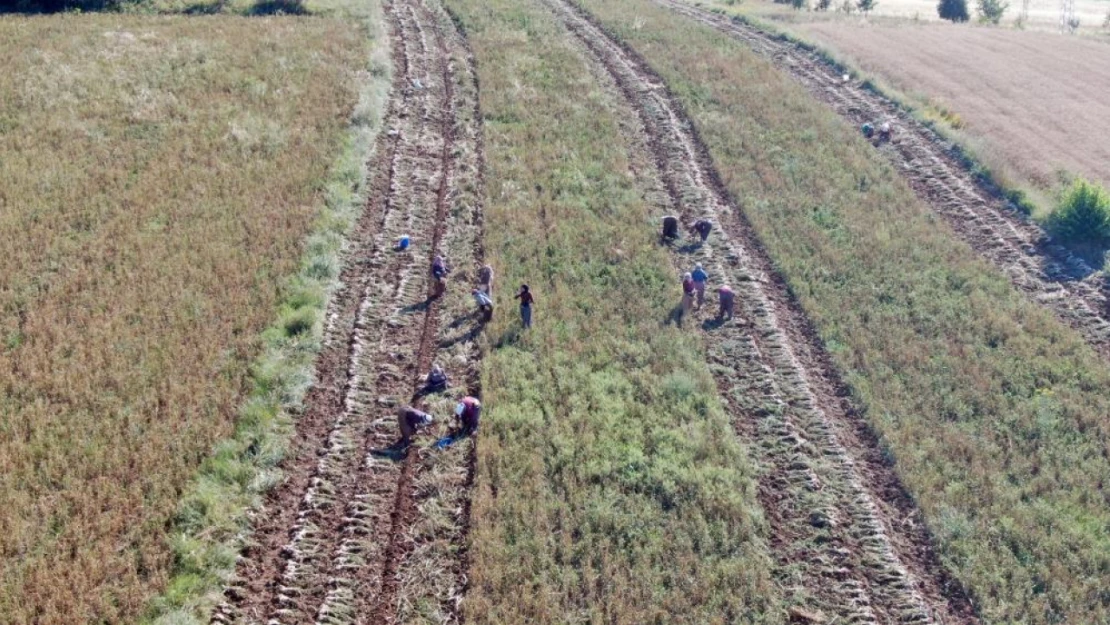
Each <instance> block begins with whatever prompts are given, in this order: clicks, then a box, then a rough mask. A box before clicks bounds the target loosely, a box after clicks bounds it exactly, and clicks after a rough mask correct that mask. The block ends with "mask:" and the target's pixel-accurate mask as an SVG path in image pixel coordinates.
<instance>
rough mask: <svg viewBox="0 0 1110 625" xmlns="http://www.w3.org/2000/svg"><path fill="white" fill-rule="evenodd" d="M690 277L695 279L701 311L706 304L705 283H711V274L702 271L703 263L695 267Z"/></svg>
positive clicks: (695, 289) (695, 288)
mask: <svg viewBox="0 0 1110 625" xmlns="http://www.w3.org/2000/svg"><path fill="white" fill-rule="evenodd" d="M690 277H691V278H693V279H694V291H695V292H697V294H698V310H701V307H702V305H703V304H705V283H706V282H708V281H709V274H707V273H705V270H704V269H702V267H701V263H698V264H697V265H694V271H692V272H691V273H690Z"/></svg>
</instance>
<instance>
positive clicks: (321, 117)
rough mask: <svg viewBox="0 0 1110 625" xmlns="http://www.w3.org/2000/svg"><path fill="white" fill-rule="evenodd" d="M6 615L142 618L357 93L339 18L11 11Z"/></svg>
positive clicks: (5, 147) (0, 456)
mask: <svg viewBox="0 0 1110 625" xmlns="http://www.w3.org/2000/svg"><path fill="white" fill-rule="evenodd" d="M0 41H2V42H3V44H2V45H0V66H2V67H4V71H3V72H0V103H2V105H0V180H3V183H2V185H0V232H3V233H4V253H3V254H2V255H0V340H2V344H0V623H12V624H15V623H20V624H25V623H43V624H47V623H59V624H61V623H65V624H73V623H92V622H95V623H124V622H133V621H134V620H135V617H136V615H137V614H138V612H139V611H140V610H141V609H142V607H143V605H144V601H145V600H146V599H147V598H148V596H149V594H150V593H151V592H152V591H153V590H155V589H156V588H157V587H158V586H159V585H161V584H162V583H163V582H164V581H165V579H166V575H167V573H168V569H169V566H170V554H169V545H168V544H167V541H166V532H167V521H168V519H169V518H170V515H171V514H172V513H173V511H174V508H175V505H176V503H177V500H178V497H179V495H180V494H181V490H182V489H183V488H184V487H185V485H186V483H187V482H188V480H189V479H190V477H191V476H192V475H193V473H194V471H195V469H196V467H197V465H198V463H199V462H200V461H201V460H202V459H203V458H204V457H205V456H206V455H207V454H208V453H209V452H210V451H211V446H212V444H213V442H214V441H216V440H218V439H220V438H222V437H224V436H226V435H227V434H228V433H229V432H230V429H231V424H232V417H233V415H234V412H235V408H236V405H237V401H238V399H239V397H240V396H241V391H242V390H243V389H242V385H243V382H244V380H245V376H246V373H247V368H248V362H249V361H250V359H251V358H252V357H253V355H254V354H255V353H256V351H257V347H258V345H259V333H260V331H261V329H262V328H264V327H265V326H266V325H267V324H268V323H269V322H271V321H272V320H273V318H274V317H275V315H276V311H275V302H276V301H277V300H278V297H279V295H280V294H281V292H282V284H283V280H284V278H285V277H286V276H288V275H289V274H290V273H291V272H292V271H293V270H295V269H296V268H297V266H298V262H299V260H300V258H301V252H302V240H303V238H304V236H305V234H306V233H307V232H308V231H309V229H310V227H311V226H312V225H313V222H314V219H315V218H316V216H317V215H318V214H319V209H320V206H321V202H322V197H321V192H322V187H323V183H324V181H325V179H326V178H327V176H328V171H329V167H330V165H331V163H332V162H333V161H334V160H335V158H336V156H337V155H338V153H339V151H340V144H341V141H342V138H343V135H344V129H345V128H346V126H347V124H348V122H349V115H350V113H351V111H352V108H353V107H354V104H355V100H356V91H355V87H356V75H355V72H356V70H358V69H360V68H361V67H363V66H364V65H365V58H366V54H365V50H366V44H365V38H364V37H363V36H362V34H361V33H360V32H359V31H358V29H357V28H355V27H352V26H350V25H348V24H346V23H345V22H340V21H335V20H324V19H306V20H300V21H292V20H290V19H278V18H258V19H245V18H219V19H218V20H217V19H211V18H194V19H188V18H181V17H172V18H141V17H131V16H120V15H92V16H90V15H83V16H72V15H65V16H55V17H38V18H25V17H7V18H2V19H0Z"/></svg>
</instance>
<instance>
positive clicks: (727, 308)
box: [717, 284, 736, 319]
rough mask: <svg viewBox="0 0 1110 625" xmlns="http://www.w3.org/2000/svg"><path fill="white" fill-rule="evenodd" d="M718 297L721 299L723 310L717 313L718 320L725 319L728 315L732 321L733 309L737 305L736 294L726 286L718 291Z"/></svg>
mask: <svg viewBox="0 0 1110 625" xmlns="http://www.w3.org/2000/svg"><path fill="white" fill-rule="evenodd" d="M717 295H718V296H719V297H720V298H721V309H720V310H718V311H717V318H718V319H724V318H725V315H728V318H729V319H732V309H733V307H734V306H735V303H736V293H733V291H732V289H731V288H729V286H728V285H727V284H726V285H724V286H722V287H721V288H719V289H717Z"/></svg>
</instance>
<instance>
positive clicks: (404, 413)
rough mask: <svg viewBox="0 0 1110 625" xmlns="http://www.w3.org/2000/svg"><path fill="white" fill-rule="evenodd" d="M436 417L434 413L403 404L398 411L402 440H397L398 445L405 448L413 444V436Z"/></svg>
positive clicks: (398, 424)
mask: <svg viewBox="0 0 1110 625" xmlns="http://www.w3.org/2000/svg"><path fill="white" fill-rule="evenodd" d="M433 421H435V419H433V418H432V415H430V414H428V413H426V412H421V411H420V410H417V409H416V408H413V407H412V406H402V407H401V408H400V409H399V410H398V411H397V427H398V429H400V430H401V440H400V441H398V442H397V447H400V448H401V449H404V448H406V447H408V446H409V445H411V444H412V437H413V435H415V434H416V433H417V432H418V431H419V430H422V429H424V428H426V427H428V426H430V425H431V424H432V422H433Z"/></svg>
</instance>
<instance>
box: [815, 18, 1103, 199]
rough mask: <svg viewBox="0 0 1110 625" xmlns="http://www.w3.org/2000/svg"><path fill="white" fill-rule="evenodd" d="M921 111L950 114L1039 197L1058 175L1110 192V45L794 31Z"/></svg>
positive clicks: (928, 31)
mask: <svg viewBox="0 0 1110 625" xmlns="http://www.w3.org/2000/svg"><path fill="white" fill-rule="evenodd" d="M794 28H796V29H797V30H798V31H799V32H801V33H802V34H803V35H804V36H805V37H806V38H808V39H811V40H813V41H815V42H817V43H818V44H820V45H821V46H822V47H825V48H828V49H829V50H831V51H832V52H833V53H834V54H836V55H837V56H839V57H842V58H845V59H848V60H849V62H850V63H852V64H853V65H855V66H858V67H860V68H861V69H863V70H864V71H866V72H868V73H872V74H876V75H878V76H879V77H881V78H882V79H883V81H885V82H887V83H888V84H890V85H892V86H894V87H895V88H896V89H898V90H899V91H901V92H903V93H906V94H908V95H910V97H911V98H913V99H915V100H919V101H921V102H929V101H930V100H932V101H936V102H938V103H939V104H941V105H942V106H944V107H946V108H948V109H950V110H951V111H953V112H955V113H956V114H957V115H959V117H960V118H961V119H962V120H963V122H964V124H966V131H967V133H968V134H969V135H971V136H972V137H974V138H975V140H976V141H978V142H980V143H981V144H982V145H981V149H982V151H984V152H985V154H984V156H985V157H986V158H987V159H988V161H992V162H996V163H1000V164H1001V165H1002V166H1004V167H1006V168H1009V169H1011V170H1012V171H1013V172H1016V173H1017V175H1018V176H1019V178H1020V179H1025V180H1031V181H1033V182H1034V183H1035V184H1037V185H1039V186H1042V187H1046V186H1051V185H1053V184H1056V183H1057V182H1058V180H1057V177H1056V172H1057V171H1058V170H1059V169H1064V170H1067V171H1069V172H1071V173H1073V174H1081V175H1083V176H1086V177H1089V178H1092V179H1095V180H1099V181H1101V182H1102V183H1104V184H1108V185H1110V142H1107V141H1106V137H1108V136H1110V100H1108V99H1107V98H1106V97H1105V96H1106V94H1107V93H1110V45H1107V44H1105V43H1102V42H1098V41H1094V40H1091V39H1089V38H1083V37H1066V36H1060V35H1055V34H1049V33H1040V32H1022V31H1016V30H1004V29H992V28H969V27H954V26H950V25H936V26H926V25H919V26H910V25H905V26H875V25H872V26H868V25H858V24H854V23H852V22H846V21H841V22H820V23H817V22H814V23H805V24H797V25H796V26H794Z"/></svg>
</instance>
